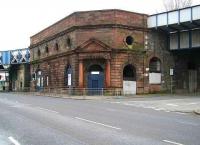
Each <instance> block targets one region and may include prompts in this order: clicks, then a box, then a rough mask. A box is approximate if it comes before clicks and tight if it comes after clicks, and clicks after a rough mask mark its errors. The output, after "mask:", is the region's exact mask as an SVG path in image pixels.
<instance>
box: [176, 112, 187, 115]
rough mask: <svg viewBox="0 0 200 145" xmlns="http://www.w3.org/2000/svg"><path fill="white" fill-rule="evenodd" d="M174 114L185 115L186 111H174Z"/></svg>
mask: <svg viewBox="0 0 200 145" xmlns="http://www.w3.org/2000/svg"><path fill="white" fill-rule="evenodd" d="M176 114H181V115H185V114H186V113H184V112H176Z"/></svg>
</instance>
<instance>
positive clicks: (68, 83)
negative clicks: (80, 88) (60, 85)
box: [65, 65, 72, 86]
mask: <svg viewBox="0 0 200 145" xmlns="http://www.w3.org/2000/svg"><path fill="white" fill-rule="evenodd" d="M65 85H66V86H72V67H71V65H67V67H66V68H65Z"/></svg>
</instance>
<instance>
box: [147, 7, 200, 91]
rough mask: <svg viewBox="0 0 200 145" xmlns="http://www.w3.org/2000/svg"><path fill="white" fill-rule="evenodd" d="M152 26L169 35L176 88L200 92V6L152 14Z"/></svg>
mask: <svg viewBox="0 0 200 145" xmlns="http://www.w3.org/2000/svg"><path fill="white" fill-rule="evenodd" d="M148 29H149V30H151V31H154V32H159V33H160V34H163V35H164V36H165V37H164V38H166V39H165V40H166V41H167V43H166V44H167V46H165V47H166V48H167V49H166V50H168V51H169V52H170V53H171V55H172V56H173V61H174V66H173V69H172V70H174V75H173V76H172V78H173V79H174V86H175V87H176V89H177V90H181V92H182V91H184V90H188V91H189V92H196V91H200V87H199V86H200V5H196V6H191V7H186V8H183V9H178V10H173V11H168V12H163V13H158V14H154V15H151V16H149V17H148ZM163 35H162V36H163ZM172 74H173V73H172Z"/></svg>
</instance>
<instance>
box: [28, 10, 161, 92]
mask: <svg viewBox="0 0 200 145" xmlns="http://www.w3.org/2000/svg"><path fill="white" fill-rule="evenodd" d="M147 32H148V30H147V15H144V14H138V13H133V12H127V11H122V10H101V11H87V12H75V13H73V14H71V15H70V16H68V17H66V18H64V19H62V20H61V21H59V22H57V23H55V24H53V25H52V26H50V27H48V28H46V29H44V30H42V31H41V32H39V33H38V34H36V35H34V36H32V37H31V45H30V52H31V74H32V81H31V89H32V90H33V91H35V90H44V89H45V88H46V89H47V90H48V89H56V88H57V89H59V88H89V89H95V88H104V89H119V90H120V89H121V90H122V91H123V92H124V93H127V94H136V93H148V92H149V85H148V76H145V73H146V67H148V66H149V60H150V58H151V57H152V58H153V57H154V60H153V61H154V64H158V67H160V66H159V65H160V64H159V63H160V60H158V59H157V57H155V56H156V55H152V54H150V53H149V54H147V53H146V51H145V46H144V44H145V42H144V41H145V37H146V36H147ZM157 61H159V62H158V63H157ZM157 69H158V70H156V68H155V70H153V71H155V73H157V72H158V73H160V68H157ZM147 71H148V70H147ZM160 77H161V76H160ZM160 83H161V81H159V82H155V87H154V89H156V90H158V91H159V90H160ZM157 84H159V85H157ZM152 89H153V88H152Z"/></svg>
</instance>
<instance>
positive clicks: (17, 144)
mask: <svg viewBox="0 0 200 145" xmlns="http://www.w3.org/2000/svg"><path fill="white" fill-rule="evenodd" d="M8 139H9V140H10V141H11V142H12V143H13V144H14V145H20V143H19V142H18V141H17V140H15V139H14V138H13V137H12V136H10V137H8Z"/></svg>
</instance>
